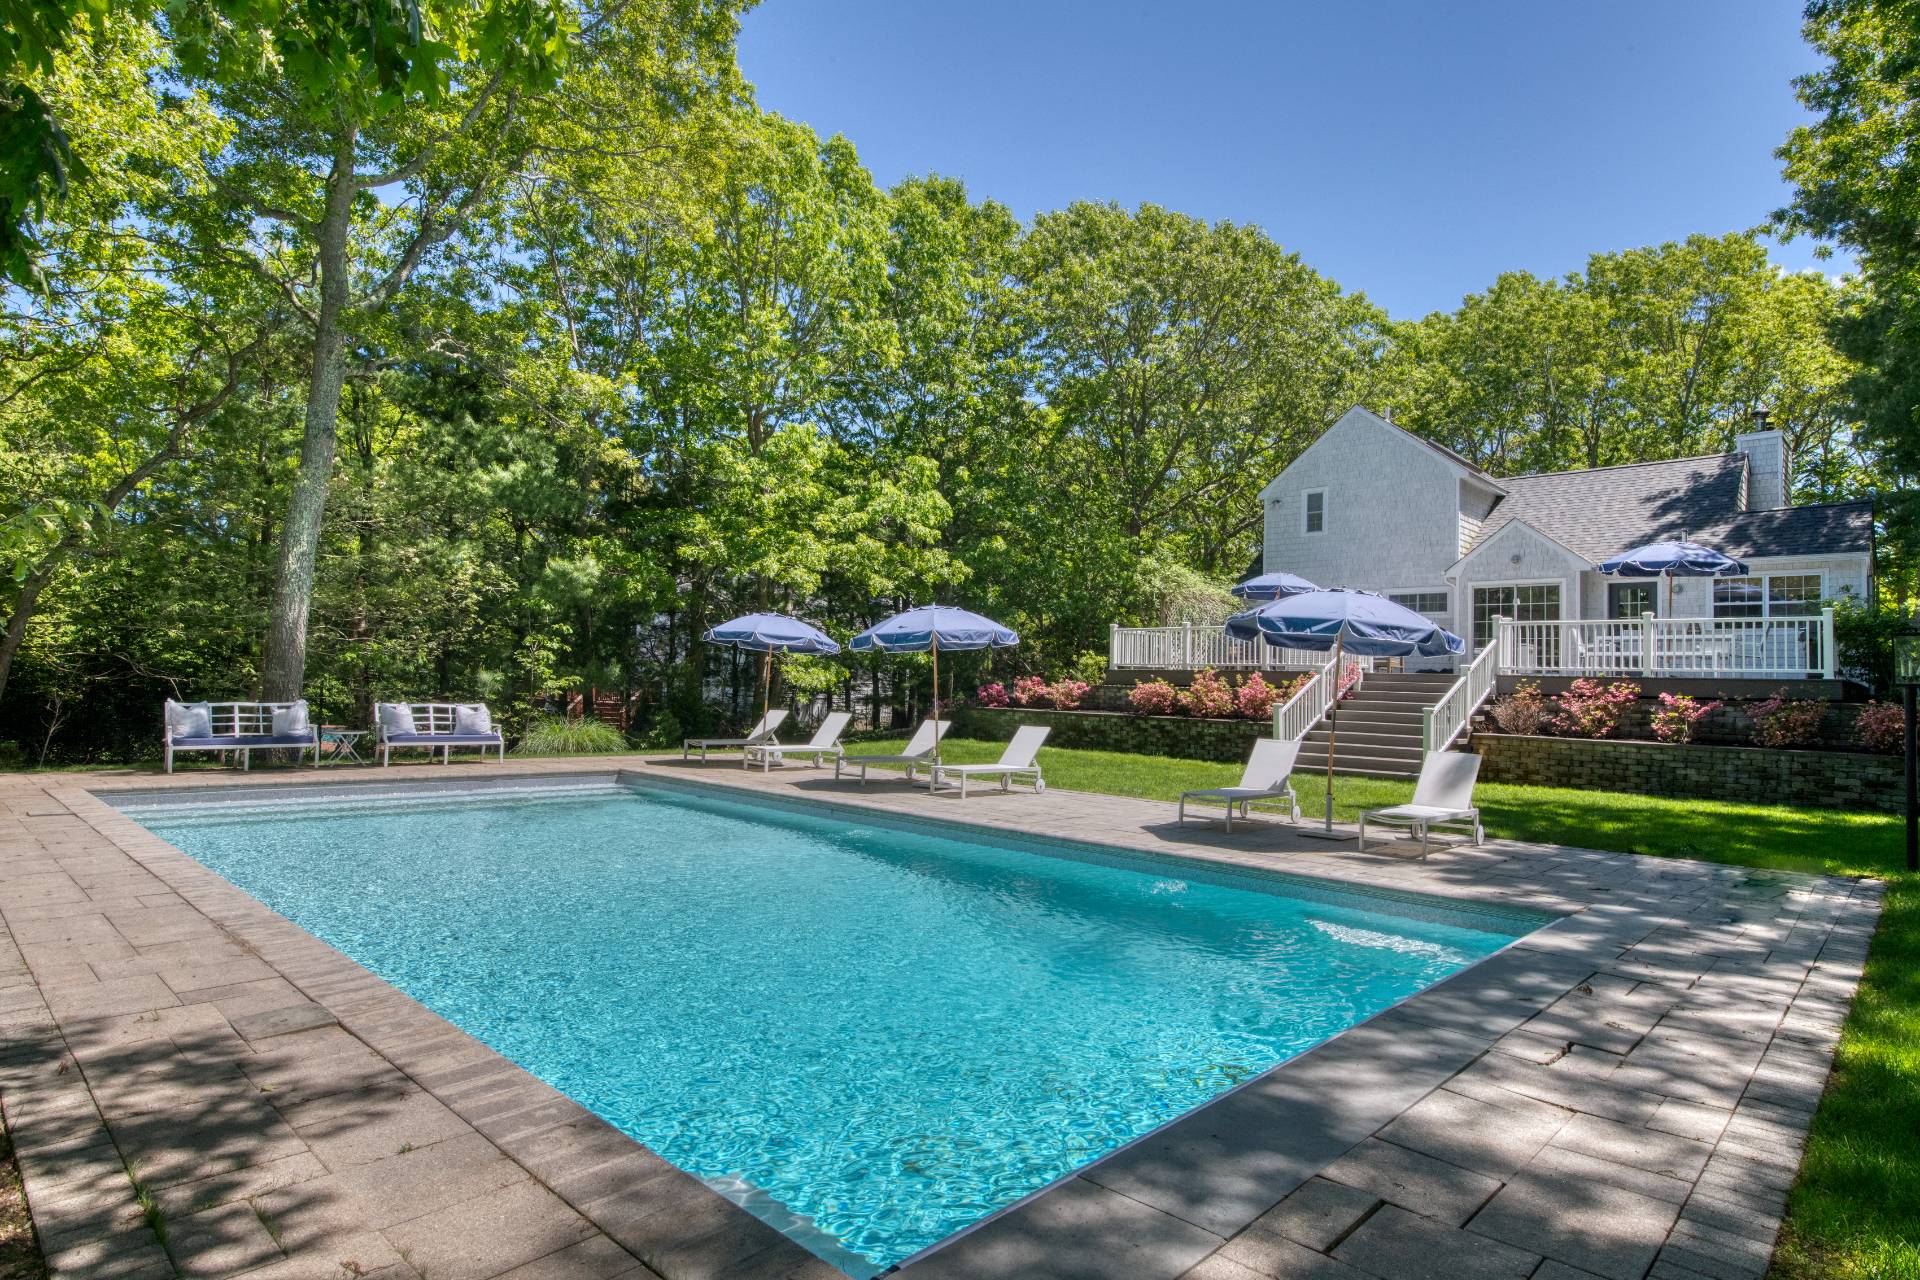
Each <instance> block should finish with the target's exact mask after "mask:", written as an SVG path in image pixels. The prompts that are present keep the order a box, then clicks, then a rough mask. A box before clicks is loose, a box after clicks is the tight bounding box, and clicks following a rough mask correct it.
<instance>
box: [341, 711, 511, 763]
mask: <svg viewBox="0 0 1920 1280" xmlns="http://www.w3.org/2000/svg"><path fill="white" fill-rule="evenodd" d="M463 707H465V708H468V709H469V710H477V711H478V712H479V714H480V715H481V716H482V717H484V722H485V724H486V726H487V728H486V730H485V732H475V731H473V730H472V729H469V730H467V731H465V732H462V731H461V729H460V710H461V708H463ZM401 713H404V714H401ZM373 735H374V750H375V751H377V752H378V753H379V755H380V763H381V764H382V765H383V766H385V765H391V764H392V763H393V749H394V748H395V747H425V748H426V749H427V751H428V753H429V755H431V753H433V752H435V751H438V752H439V753H440V763H441V764H449V763H451V762H452V757H453V749H454V748H455V747H478V748H479V750H480V758H481V759H483V760H484V759H486V755H487V748H488V747H498V748H499V749H500V759H501V761H502V762H503V763H504V762H505V760H506V758H507V740H506V739H505V738H503V737H501V736H500V730H499V729H497V728H495V727H494V724H493V712H491V711H489V710H488V709H487V706H486V704H485V703H480V702H378V703H375V704H374V707H373Z"/></svg>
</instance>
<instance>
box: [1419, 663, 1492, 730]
mask: <svg viewBox="0 0 1920 1280" xmlns="http://www.w3.org/2000/svg"><path fill="white" fill-rule="evenodd" d="M1499 657H1500V650H1499V649H1498V647H1496V646H1493V645H1489V646H1487V648H1486V649H1485V650H1483V651H1482V652H1481V653H1479V654H1478V655H1477V656H1475V658H1474V660H1473V661H1472V662H1470V663H1468V664H1467V669H1466V671H1465V673H1464V674H1462V675H1461V677H1460V678H1459V679H1458V680H1455V681H1454V682H1453V684H1452V685H1451V686H1450V687H1449V688H1448V689H1447V691H1446V692H1445V693H1444V694H1442V695H1441V696H1440V701H1438V702H1436V703H1434V704H1433V705H1432V706H1430V707H1428V708H1427V709H1426V711H1425V713H1424V715H1423V716H1422V724H1421V745H1422V746H1423V747H1425V749H1426V750H1428V751H1445V750H1446V749H1447V748H1448V747H1449V746H1451V745H1452V744H1453V740H1454V739H1455V738H1457V737H1459V736H1460V734H1461V732H1462V731H1463V730H1465V729H1466V727H1467V724H1468V722H1469V721H1471V720H1472V719H1473V713H1474V711H1475V710H1477V709H1478V708H1479V706H1480V704H1481V703H1483V702H1485V701H1486V700H1487V696H1488V695H1489V694H1491V693H1492V692H1493V685H1494V680H1493V676H1494V668H1495V667H1496V666H1497V665H1498V659H1499Z"/></svg>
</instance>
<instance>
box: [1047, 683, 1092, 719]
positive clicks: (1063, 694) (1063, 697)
mask: <svg viewBox="0 0 1920 1280" xmlns="http://www.w3.org/2000/svg"><path fill="white" fill-rule="evenodd" d="M1091 687H1092V686H1090V685H1088V684H1087V682H1086V681H1085V680H1075V679H1074V678H1073V677H1072V676H1063V677H1061V678H1060V679H1058V680H1056V681H1054V682H1053V688H1052V690H1051V691H1050V692H1051V693H1052V695H1053V705H1054V706H1056V707H1058V708H1060V710H1062V711H1072V710H1075V709H1076V708H1078V707H1079V705H1080V699H1082V698H1084V697H1086V696H1087V690H1088V689H1089V688H1091Z"/></svg>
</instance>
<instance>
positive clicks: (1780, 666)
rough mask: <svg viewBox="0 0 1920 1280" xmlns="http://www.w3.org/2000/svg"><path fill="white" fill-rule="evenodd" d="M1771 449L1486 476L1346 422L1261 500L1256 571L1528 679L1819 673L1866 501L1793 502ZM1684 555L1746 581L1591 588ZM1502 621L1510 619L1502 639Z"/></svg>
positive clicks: (1860, 572) (1856, 588) (1738, 445)
mask: <svg viewBox="0 0 1920 1280" xmlns="http://www.w3.org/2000/svg"><path fill="white" fill-rule="evenodd" d="M1785 473H1786V460H1785V457H1784V447H1783V442H1782V438H1781V433H1780V432H1779V431H1776V430H1764V429H1762V430H1754V431H1748V432H1745V433H1743V434H1741V435H1739V436H1737V437H1735V442H1734V449H1733V451H1732V452H1731V453H1719V454H1709V455H1706V456H1703V457H1696V458H1679V459H1675V460H1673V461H1670V462H1644V463H1635V464H1630V465H1626V466H1618V467H1597V468H1593V469H1591V470H1583V471H1559V472H1553V473H1551V474H1546V475H1531V476H1510V477H1505V478H1499V477H1495V476H1492V475H1489V474H1488V473H1487V472H1485V471H1483V470H1481V469H1480V468H1479V467H1476V466H1474V465H1473V464H1472V463H1470V462H1468V461H1467V460H1466V459H1465V458H1462V457H1461V456H1459V455H1458V454H1455V453H1453V452H1452V451H1450V450H1448V449H1445V448H1441V447H1439V446H1437V445H1435V444H1433V443H1431V442H1429V441H1427V440H1424V439H1422V438H1421V437H1419V436H1416V435H1414V434H1412V433H1411V432H1408V431H1405V430H1402V429H1401V428H1399V427H1396V426H1394V425H1393V424H1392V423H1391V422H1388V421H1387V420H1386V419H1384V418H1381V417H1378V416H1376V415H1375V414H1372V413H1369V412H1367V411H1366V410H1365V409H1360V408H1355V409H1350V410H1348V411H1347V413H1346V414H1345V415H1343V416H1342V417H1341V418H1340V420H1339V421H1338V422H1336V423H1334V425H1333V426H1332V427H1330V428H1329V429H1328V430H1327V431H1326V433H1325V434H1324V435H1322V436H1321V437H1320V438H1319V439H1318V440H1316V441H1315V442H1314V443H1313V444H1312V445H1311V446H1309V447H1308V448H1307V449H1306V451H1305V452H1303V453H1302V454H1301V455H1300V456H1299V457H1298V458H1296V459H1295V460H1294V461H1293V463H1292V465H1290V466H1288V467H1287V469H1286V470H1284V471H1282V472H1281V473H1280V474H1279V475H1277V476H1275V477H1274V478H1273V480H1272V481H1271V482H1270V483H1269V484H1268V485H1267V486H1266V488H1265V489H1264V490H1262V491H1261V500H1262V501H1263V502H1264V503H1265V505H1266V532H1265V541H1264V550H1263V556H1262V560H1263V564H1264V567H1265V569H1266V570H1268V571H1272V570H1286V571H1287V572H1289V573H1297V574H1299V575H1301V576H1302V577H1305V578H1309V579H1311V580H1312V581H1314V582H1318V583H1320V584H1321V585H1323V586H1345V587H1360V588H1365V589H1368V590H1373V591H1379V592H1381V593H1383V594H1385V595H1389V596H1391V597H1393V598H1394V599H1395V600H1397V601H1399V602H1400V603H1402V604H1405V605H1407V606H1409V607H1410V608H1413V609H1416V610H1418V611H1419V612H1421V613H1424V614H1426V615H1428V616H1429V617H1431V618H1433V619H1434V620H1435V621H1437V622H1439V623H1441V624H1442V625H1444V626H1446V627H1448V628H1450V629H1452V630H1454V631H1456V632H1458V633H1459V634H1460V635H1462V636H1464V637H1465V638H1466V639H1467V641H1468V643H1469V645H1470V646H1471V647H1470V649H1469V651H1468V653H1469V657H1471V655H1472V654H1475V653H1478V652H1480V651H1482V650H1484V649H1485V648H1486V647H1487V646H1489V645H1495V644H1500V645H1503V646H1504V647H1505V652H1503V654H1502V655H1501V658H1500V666H1501V668H1502V670H1503V671H1509V672H1537V673H1540V674H1609V673H1615V672H1618V673H1623V674H1624V673H1628V672H1631V673H1636V674H1658V673H1663V672H1664V673H1666V674H1674V675H1713V676H1720V677H1748V678H1762V679H1779V678H1793V677H1807V676H1815V677H1818V676H1827V677H1829V678H1830V677H1831V675H1832V667H1831V662H1832V656H1833V655H1832V644H1831V637H1830V635H1828V634H1826V632H1827V631H1828V629H1829V627H1828V624H1826V620H1825V607H1826V606H1827V605H1828V604H1830V603H1831V602H1832V601H1834V600H1837V599H1844V598H1854V599H1859V598H1863V597H1864V596H1865V595H1866V594H1867V592H1868V590H1869V586H1870V578H1871V575H1872V572H1873V510H1872V506H1871V504H1870V503H1866V502H1841V503H1822V504H1818V505H1810V506H1789V505H1788V504H1787V496H1786V485H1785ZM1682 536H1684V537H1688V538H1691V539H1693V540H1694V541H1696V542H1701V543H1705V544H1707V545H1708V546H1712V547H1716V548H1718V549H1720V550H1722V551H1724V552H1726V553H1727V554H1729V555H1732V556H1734V557H1737V558H1738V559H1740V560H1742V561H1744V562H1745V563H1746V565H1747V567H1748V568H1749V570H1751V573H1750V574H1749V575H1748V576H1746V577H1739V578H1720V579H1698V578H1694V579H1688V578H1682V579H1679V580H1678V581H1677V582H1675V583H1674V584H1673V594H1672V597H1671V600H1669V597H1668V594H1667V591H1666V586H1665V584H1664V583H1663V582H1661V581H1654V580H1648V579H1631V578H1616V577H1607V576H1605V575H1602V574H1601V573H1600V572H1599V571H1598V568H1597V566H1598V565H1599V564H1600V563H1601V562H1602V561H1604V560H1606V559H1607V558H1608V557H1610V556H1613V555H1615V554H1617V553H1619V552H1621V551H1625V550H1627V549H1628V548H1630V547H1634V546H1637V545H1640V544H1642V543H1647V542H1653V541H1657V540H1659V539H1663V538H1671V537H1682ZM1502 620H1505V622H1504V623H1503V622H1502Z"/></svg>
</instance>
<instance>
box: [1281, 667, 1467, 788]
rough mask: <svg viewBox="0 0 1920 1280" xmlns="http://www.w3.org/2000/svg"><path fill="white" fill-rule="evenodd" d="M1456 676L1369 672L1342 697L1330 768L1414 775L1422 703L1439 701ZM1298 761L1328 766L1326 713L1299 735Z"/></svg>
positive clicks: (1417, 765) (1315, 766)
mask: <svg viewBox="0 0 1920 1280" xmlns="http://www.w3.org/2000/svg"><path fill="white" fill-rule="evenodd" d="M1455 679H1456V677H1455V676H1453V675H1450V674H1445V673H1441V674H1432V675H1429V674H1419V673H1408V674H1404V675H1394V674H1388V673H1386V672H1378V673H1375V674H1373V675H1369V676H1368V677H1367V678H1366V680H1365V681H1364V682H1363V683H1362V684H1361V686H1360V687H1359V688H1358V689H1357V690H1355V691H1354V692H1353V695H1352V696H1351V697H1349V698H1347V699H1345V700H1344V701H1342V702H1341V703H1340V715H1339V725H1338V733H1337V735H1336V736H1335V738H1334V744H1333V771H1334V772H1335V773H1355V774H1364V775H1368V776H1372V777H1377V778H1412V777H1416V776H1418V775H1419V773H1420V758H1421V755H1422V749H1421V742H1422V723H1423V720H1424V717H1425V714H1426V709H1427V708H1428V707H1431V706H1433V705H1434V704H1435V703H1437V702H1438V701H1440V699H1441V697H1442V696H1443V695H1444V694H1445V693H1446V692H1447V690H1448V689H1449V688H1451V687H1452V685H1453V682H1454V680H1455ZM1298 767H1299V768H1301V769H1303V770H1313V769H1324V768H1326V767H1327V722H1326V721H1325V720H1324V719H1323V720H1321V721H1320V723H1318V724H1316V725H1314V727H1313V728H1311V729H1309V730H1308V731H1307V734H1306V736H1305V737H1304V738H1302V739H1301V740H1300V763H1299V766H1298Z"/></svg>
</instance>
